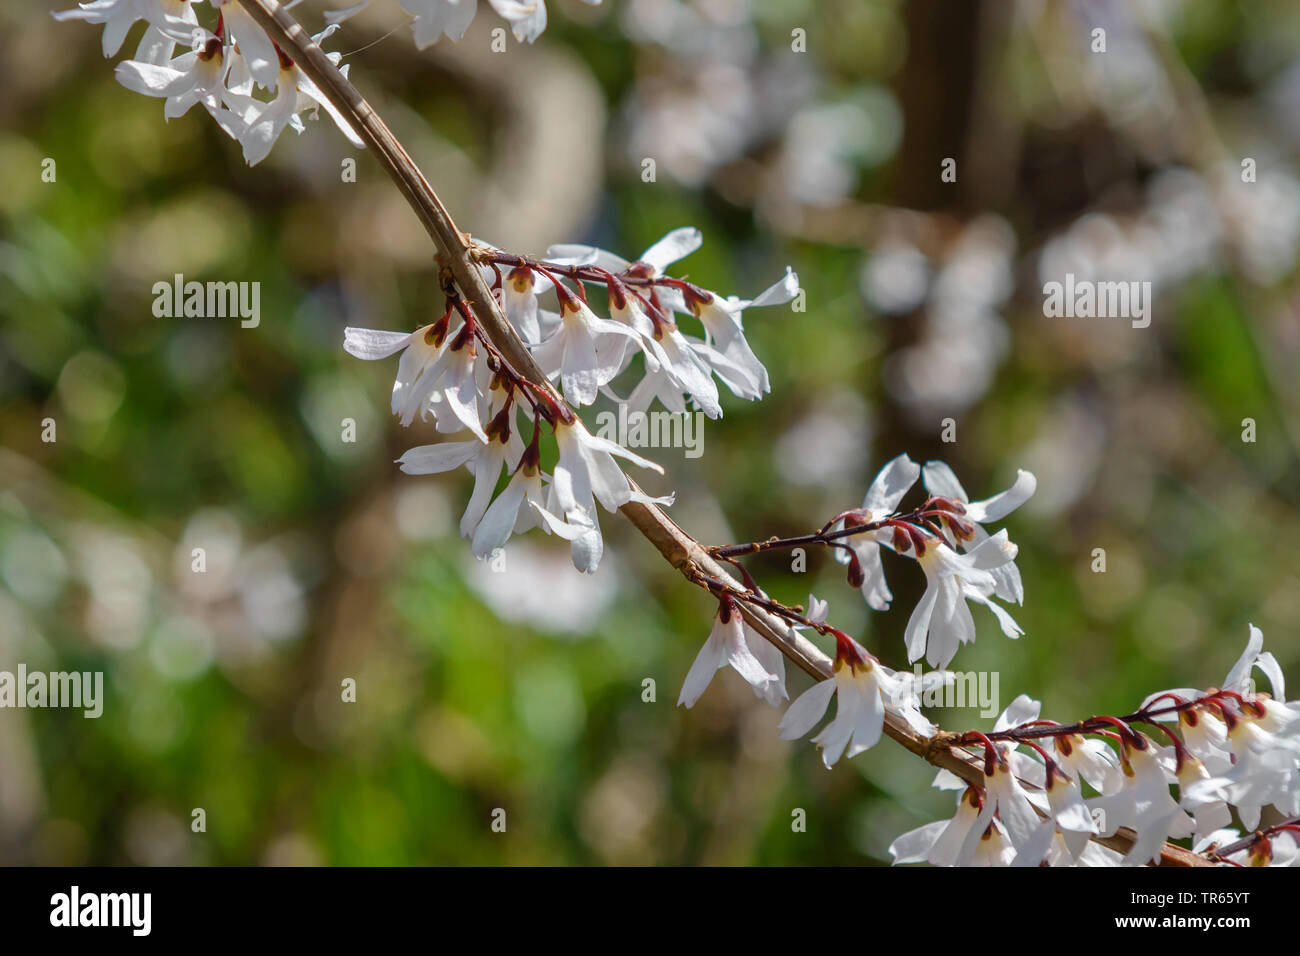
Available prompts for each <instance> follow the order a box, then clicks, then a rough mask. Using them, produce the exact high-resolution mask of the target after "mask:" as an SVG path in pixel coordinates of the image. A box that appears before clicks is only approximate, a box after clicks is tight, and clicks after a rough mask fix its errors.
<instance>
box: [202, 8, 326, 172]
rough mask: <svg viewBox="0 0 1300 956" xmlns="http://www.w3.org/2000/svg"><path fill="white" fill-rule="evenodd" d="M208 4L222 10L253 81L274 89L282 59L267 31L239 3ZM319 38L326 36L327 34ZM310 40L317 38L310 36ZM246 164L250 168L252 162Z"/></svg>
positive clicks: (227, 33) (227, 34)
mask: <svg viewBox="0 0 1300 956" xmlns="http://www.w3.org/2000/svg"><path fill="white" fill-rule="evenodd" d="M211 2H212V6H213V7H215V8H216V9H217V10H219V11H221V20H222V23H223V24H224V25H225V33H226V38H227V39H229V40H231V41H233V42H234V43H235V45H236V46H237V47H239V52H240V53H241V54H242V55H243V58H244V62H245V63H247V64H248V71H249V73H251V74H252V77H253V79H254V80H255V81H256V82H257V83H258V85H260V86H264V87H266V88H267V89H268V90H274V89H276V84H277V83H278V82H279V81H280V79H281V74H282V72H283V71H282V70H281V57H280V54H279V52H278V51H277V50H276V48H275V44H274V43H272V42H271V38H270V37H269V36H267V35H266V31H265V30H263V29H262V28H261V27H260V26H258V23H257V21H256V20H254V19H253V15H252V14H251V13H249V12H248V11H247V10H245V9H244V8H243V6H242V5H241V4H240V3H239V0H211ZM330 29H331V30H333V29H334V28H333V27H331V28H330ZM321 36H322V37H324V36H328V33H324V34H321ZM313 39H317V38H315V37H313ZM317 42H319V40H318V39H317ZM294 86H295V84H294V83H293V82H292V81H291V82H290V84H289V88H290V89H291V90H292V89H293V88H294ZM268 149H269V147H268ZM249 165H250V166H251V165H252V162H251V161H250V162H249Z"/></svg>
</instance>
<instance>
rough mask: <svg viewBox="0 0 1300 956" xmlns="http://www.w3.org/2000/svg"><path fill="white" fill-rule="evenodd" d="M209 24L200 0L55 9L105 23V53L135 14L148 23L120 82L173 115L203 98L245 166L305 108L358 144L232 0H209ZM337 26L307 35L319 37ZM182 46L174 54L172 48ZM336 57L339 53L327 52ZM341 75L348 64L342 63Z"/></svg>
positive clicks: (298, 126) (107, 1) (295, 124)
mask: <svg viewBox="0 0 1300 956" xmlns="http://www.w3.org/2000/svg"><path fill="white" fill-rule="evenodd" d="M211 5H212V6H213V7H214V8H216V11H217V14H216V20H215V24H214V26H213V28H212V29H211V30H209V29H208V28H207V27H204V26H202V25H201V24H200V23H199V19H198V15H197V12H196V9H195V8H196V7H202V6H203V5H202V4H201V3H200V2H199V0H91V2H89V3H82V4H80V6H79V7H78V8H77V9H75V10H67V11H62V12H58V13H55V14H54V17H55V18H56V19H59V20H73V19H75V20H85V21H87V22H88V23H94V24H100V25H102V26H103V27H104V34H103V48H104V56H106V57H112V56H116V55H117V52H118V50H119V49H121V46H122V42H123V41H124V40H125V39H126V35H127V33H128V32H129V31H130V29H131V27H132V26H134V25H135V24H136V22H137V21H140V20H144V21H145V22H146V23H147V24H148V27H147V28H146V30H145V33H144V36H143V37H142V38H141V40H140V43H139V45H138V46H137V47H136V51H135V56H134V57H133V58H132V59H130V60H125V61H123V62H122V63H120V64H118V67H117V70H116V75H117V79H118V82H119V83H121V84H122V85H123V86H125V87H126V88H127V89H129V90H134V91H135V92H137V93H143V94H144V95H145V96H154V97H159V98H161V99H162V100H164V104H163V116H164V117H165V118H166V119H169V120H170V119H173V118H175V117H177V116H183V115H185V114H186V113H188V112H189V110H190V108H191V107H193V106H194V105H195V104H201V105H202V106H203V108H204V109H206V110H207V111H208V113H209V114H210V115H211V116H212V118H213V119H214V120H216V122H217V125H218V126H220V127H221V128H222V129H223V130H225V132H226V133H227V134H228V135H229V136H230V137H231V138H232V139H234V140H236V141H237V142H238V143H239V144H240V146H241V147H242V148H243V151H244V159H245V160H246V161H247V162H248V164H249V165H250V166H251V165H253V164H255V163H259V162H261V161H262V160H263V159H265V158H266V156H267V155H268V154H269V153H270V152H271V147H273V146H274V145H275V143H276V140H277V139H279V137H280V134H281V133H283V132H284V131H285V130H286V129H290V128H291V129H293V130H294V131H295V132H297V133H301V132H303V131H304V130H305V129H306V125H305V123H304V121H303V116H305V115H315V113H316V112H317V111H318V110H319V109H324V110H325V112H326V113H327V114H329V116H330V118H331V119H333V120H334V122H335V124H336V125H337V126H338V128H339V129H340V130H341V131H342V132H343V134H344V136H346V137H347V138H348V141H349V142H351V143H352V145H353V146H355V147H356V148H358V149H362V148H364V144H363V143H362V141H361V139H360V138H359V137H358V136H357V134H356V132H355V131H354V130H353V129H352V127H351V126H349V125H348V122H347V120H345V119H344V118H343V116H342V115H341V114H340V113H339V112H338V111H337V110H336V109H335V107H334V106H333V105H332V104H331V103H330V102H329V100H328V99H327V98H326V97H325V96H324V95H323V94H322V93H321V91H320V90H319V89H317V87H316V85H315V84H314V83H313V82H312V81H311V80H310V79H309V78H308V77H307V75H306V74H305V73H304V72H303V71H302V70H301V69H300V68H299V67H298V66H297V64H295V63H294V62H293V60H291V59H290V58H289V56H288V55H287V54H286V53H285V52H284V50H282V49H281V48H280V47H279V46H278V45H277V44H276V43H275V42H274V41H272V40H271V38H270V37H268V36H267V35H266V33H265V31H263V29H262V28H261V27H260V26H259V25H258V24H257V22H256V21H255V20H254V19H253V17H252V15H250V14H249V13H248V11H247V10H245V9H244V8H243V7H242V6H240V4H239V2H238V0H211ZM336 29H338V27H337V26H330V27H328V28H327V29H325V30H324V31H323V32H322V33H319V34H317V35H316V36H314V37H313V38H312V39H313V40H314V41H315V42H316V43H317V44H319V43H321V42H322V41H323V40H324V39H325V38H327V37H328V36H330V35H331V34H332V33H333V32H334V31H335V30H336ZM178 47H180V48H182V49H183V50H184V52H182V53H180V54H179V55H177V53H176V51H177V48H178ZM327 55H328V56H329V58H330V59H331V60H332V61H333V62H334V63H336V64H337V63H338V61H339V54H337V53H330V54H327ZM341 71H342V72H343V74H344V75H345V76H346V75H347V67H346V66H344V67H341Z"/></svg>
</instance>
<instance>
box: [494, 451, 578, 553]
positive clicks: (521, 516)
mask: <svg viewBox="0 0 1300 956" xmlns="http://www.w3.org/2000/svg"><path fill="white" fill-rule="evenodd" d="M543 512H545V513H546V515H547V517H549V518H550V519H551V521H554V522H556V523H563V520H562V518H561V517H560V516H559V515H556V514H552V513H550V512H549V511H548V510H547V507H546V491H545V489H544V488H543V486H542V475H541V470H540V469H539V467H538V457H537V446H536V444H532V445H529V446H528V448H526V449H525V450H524V453H523V455H522V457H521V459H520V462H519V465H518V467H517V468H516V469H515V473H514V475H513V476H511V478H510V483H509V484H507V485H506V487H505V488H504V489H503V490H502V492H501V494H499V495H497V497H496V500H495V501H493V502H492V504H491V505H490V506H489V507H488V509H487V512H486V513H485V514H484V515H483V519H482V520H481V521H479V523H478V527H477V528H475V529H474V538H473V541H472V542H471V546H472V547H473V550H474V556H475V557H477V558H486V557H489V556H491V554H492V553H493V552H494V551H496V550H497V548H501V547H504V546H505V543H506V542H507V541H508V540H510V536H511V535H512V534H522V533H523V532H525V531H527V530H528V529H529V528H534V527H536V526H537V525H538V524H541V523H542V522H543V521H544V520H545V519H543V518H542V513H543ZM545 530H546V531H547V532H548V533H549V531H550V529H549V527H548V528H546V529H545Z"/></svg>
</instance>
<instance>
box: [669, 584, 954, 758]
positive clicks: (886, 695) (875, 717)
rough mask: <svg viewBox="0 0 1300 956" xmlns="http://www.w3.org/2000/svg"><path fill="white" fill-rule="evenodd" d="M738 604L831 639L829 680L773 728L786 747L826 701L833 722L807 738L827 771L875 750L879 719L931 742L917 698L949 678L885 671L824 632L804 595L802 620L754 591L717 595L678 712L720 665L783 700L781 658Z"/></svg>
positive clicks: (822, 607) (823, 609)
mask: <svg viewBox="0 0 1300 956" xmlns="http://www.w3.org/2000/svg"><path fill="white" fill-rule="evenodd" d="M738 598H739V600H738ZM741 600H743V601H746V602H747V603H750V602H754V603H758V602H761V606H763V607H764V608H765V609H767V610H771V611H775V612H776V613H777V614H778V615H780V616H781V617H784V618H786V619H787V620H788V621H789V622H790V623H791V625H792V627H794V628H797V629H804V628H811V629H812V630H815V631H817V632H818V633H820V634H825V635H827V636H831V637H833V638H834V639H835V657H834V658H833V660H832V663H831V676H830V677H828V678H826V679H825V680H821V681H818V682H817V683H816V684H814V685H813V686H812V687H810V688H809V689H808V690H806V691H804V692H803V693H802V694H800V695H799V697H797V698H796V699H795V701H794V702H793V703H792V704H791V705H790V707H789V708H788V709H787V710H786V712H785V716H784V717H783V718H782V719H781V724H780V728H779V729H780V734H781V736H782V737H783V738H784V739H786V740H795V739H797V738H799V737H802V736H804V735H805V734H806V733H808V731H810V730H812V728H813V727H814V726H815V725H816V724H817V722H818V721H820V720H821V719H822V717H824V716H825V714H826V710H827V708H829V707H830V703H831V699H832V698H835V699H836V700H837V701H838V704H837V707H836V711H835V716H834V717H833V718H832V719H831V720H830V722H829V723H827V725H826V727H825V728H824V729H823V730H822V732H821V733H820V734H818V735H817V736H816V737H814V738H813V743H815V744H816V745H817V746H819V747H820V748H821V750H822V762H823V763H825V765H826V768H827V769H828V770H829V769H830V768H831V767H833V766H834V765H835V763H836V761H838V760H839V759H840V757H841V756H843V755H845V754H847V755H848V756H849V757H856V756H857V755H858V754H860V753H862V752H863V751H865V750H868V749H869V748H871V747H873V746H875V744H876V742H877V741H879V740H880V737H881V734H882V732H883V730H884V725H885V715H886V714H887V713H891V714H893V715H894V716H895V717H898V718H901V719H902V720H903V721H905V722H906V723H907V725H908V726H910V727H911V728H912V729H913V730H914V731H916V732H917V733H919V734H921V735H922V736H925V737H930V736H932V735H933V734H934V732H935V729H936V728H935V726H934V724H932V723H931V722H930V721H929V720H927V719H926V718H925V716H924V715H922V713H921V711H920V706H919V705H920V701H921V696H922V694H923V693H925V692H926V691H927V690H932V689H934V687H935V686H936V685H937V684H939V683H942V682H944V681H946V680H947V679H948V676H949V675H947V674H946V673H943V672H939V671H931V672H930V673H928V674H925V675H922V676H921V677H919V678H918V677H917V676H915V675H912V674H907V673H902V672H896V671H893V670H890V669H889V668H888V667H886V666H885V665H883V664H881V663H880V661H878V660H877V659H876V658H875V657H873V656H872V655H871V654H869V653H867V651H866V649H865V648H863V646H862V645H861V644H859V643H858V642H857V641H855V640H854V639H853V638H851V637H849V636H848V635H847V634H845V633H844V632H843V631H841V630H839V629H838V628H835V627H831V626H830V625H829V624H827V623H826V618H827V611H828V607H827V604H826V602H825V601H820V600H818V599H817V598H816V597H814V596H812V595H811V594H810V595H809V596H808V605H809V610H808V612H807V613H806V614H805V613H803V612H802V610H801V609H793V608H787V607H784V606H783V605H780V604H777V603H776V602H774V601H772V600H771V599H770V598H769V597H768V596H767V595H766V594H764V593H762V592H761V591H757V590H755V591H754V592H753V593H752V594H749V595H744V596H739V595H736V594H734V593H733V592H731V591H729V590H720V591H719V601H718V614H717V616H716V617H715V618H714V621H713V630H712V631H711V632H710V634H709V637H708V640H706V641H705V643H704V646H703V647H702V648H701V649H700V653H699V655H698V656H697V657H696V658H695V663H694V664H693V665H691V669H690V671H689V672H688V673H687V675H686V680H685V681H684V683H683V684H682V692H681V695H680V696H679V697H678V699H677V703H678V705H685V706H687V707H691V706H693V705H694V704H695V702H696V701H697V700H699V698H700V695H701V694H703V693H704V690H705V688H707V687H708V685H709V683H710V681H711V680H712V679H713V675H714V673H716V672H717V671H718V670H720V669H722V668H723V667H726V666H728V665H730V666H731V668H732V669H733V670H735V671H736V673H738V674H739V675H740V676H741V677H743V678H744V679H745V680H746V681H747V682H748V683H749V685H750V687H752V688H753V690H754V694H755V695H756V696H757V697H759V698H760V699H762V700H765V701H766V702H767V703H769V704H771V705H772V706H774V707H777V706H780V704H781V701H783V700H786V699H787V698H788V697H789V694H788V693H787V691H786V686H785V658H784V656H783V655H782V654H781V652H780V649H779V648H777V647H776V646H775V645H774V644H772V643H771V642H770V641H768V640H766V639H765V638H764V637H763V636H762V635H760V634H759V633H758V632H757V631H756V630H754V628H753V627H751V626H750V625H749V624H748V623H746V622H745V620H744V617H743V613H742V612H741V610H740V608H739V604H740V601H741Z"/></svg>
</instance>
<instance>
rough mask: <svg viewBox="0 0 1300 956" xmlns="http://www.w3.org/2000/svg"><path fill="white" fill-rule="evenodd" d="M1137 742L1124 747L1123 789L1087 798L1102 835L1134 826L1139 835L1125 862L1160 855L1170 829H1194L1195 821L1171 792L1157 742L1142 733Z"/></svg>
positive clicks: (1134, 863)
mask: <svg viewBox="0 0 1300 956" xmlns="http://www.w3.org/2000/svg"><path fill="white" fill-rule="evenodd" d="M1137 740H1138V743H1129V744H1127V745H1125V746H1124V747H1123V758H1122V760H1123V766H1124V777H1123V785H1122V786H1121V788H1120V790H1119V791H1118V792H1116V793H1113V794H1108V795H1105V796H1100V797H1094V798H1093V799H1092V800H1090V801H1088V806H1089V808H1090V810H1091V811H1095V810H1100V811H1101V813H1100V815H1098V814H1096V813H1095V812H1094V813H1093V815H1094V817H1095V818H1096V819H1097V822H1098V824H1099V826H1098V829H1099V832H1100V833H1101V835H1102V836H1110V835H1112V834H1113V833H1114V832H1115V831H1116V830H1117V829H1119V828H1120V827H1125V826H1126V827H1132V828H1133V829H1134V830H1135V831H1136V833H1137V839H1136V840H1135V841H1134V843H1133V846H1132V847H1131V848H1130V849H1129V851H1128V853H1127V854H1125V856H1124V863H1125V865H1129V866H1140V865H1143V864H1145V863H1151V862H1155V861H1157V860H1159V859H1160V854H1161V852H1162V851H1163V849H1164V843H1165V841H1166V840H1167V839H1169V837H1170V834H1171V831H1172V832H1173V835H1174V836H1176V837H1177V836H1187V835H1189V834H1190V833H1191V832H1192V828H1193V827H1192V821H1191V818H1190V817H1188V816H1187V814H1186V813H1184V812H1183V811H1182V810H1181V809H1180V808H1179V806H1178V802H1177V801H1176V800H1174V798H1173V797H1172V796H1171V795H1170V793H1169V782H1168V780H1167V778H1166V776H1165V770H1164V767H1163V766H1162V765H1161V763H1160V760H1159V759H1158V751H1157V748H1156V747H1155V745H1154V744H1153V743H1152V742H1151V741H1150V740H1149V739H1147V738H1146V737H1144V736H1142V735H1141V734H1139V735H1137Z"/></svg>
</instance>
